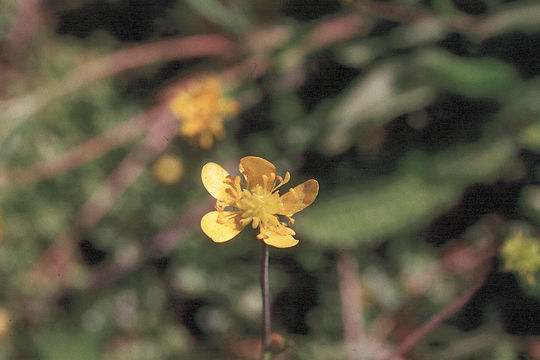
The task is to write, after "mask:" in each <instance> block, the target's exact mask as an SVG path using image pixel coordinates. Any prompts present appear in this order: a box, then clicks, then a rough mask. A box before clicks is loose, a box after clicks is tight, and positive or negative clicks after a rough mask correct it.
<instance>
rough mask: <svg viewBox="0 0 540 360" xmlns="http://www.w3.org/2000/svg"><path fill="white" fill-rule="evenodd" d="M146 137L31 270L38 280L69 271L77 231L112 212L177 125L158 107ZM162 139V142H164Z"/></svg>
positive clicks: (163, 147)
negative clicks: (113, 207)
mask: <svg viewBox="0 0 540 360" xmlns="http://www.w3.org/2000/svg"><path fill="white" fill-rule="evenodd" d="M154 111H156V113H155V116H156V117H155V118H154V119H153V123H152V126H151V128H150V129H149V133H148V135H147V136H146V138H145V139H144V140H143V142H142V144H141V145H140V146H139V147H138V148H137V149H135V150H134V151H133V152H131V153H130V154H129V155H128V156H126V157H125V158H124V159H123V160H122V161H121V162H120V164H119V165H118V166H117V167H116V169H115V170H114V171H113V172H112V173H111V174H110V175H109V177H108V178H107V179H106V180H105V181H104V182H103V184H102V185H101V187H99V188H98V190H97V191H96V192H94V194H93V195H92V196H91V197H90V198H89V199H88V200H87V201H86V203H85V204H84V205H83V207H82V208H81V209H80V210H79V212H78V213H77V215H76V216H75V224H74V225H73V226H72V227H69V228H67V229H66V230H64V231H63V232H62V233H61V235H60V236H59V237H58V238H57V239H56V240H55V241H54V242H53V244H52V245H51V246H50V247H49V249H48V250H47V251H46V252H45V254H44V255H43V256H42V257H41V259H40V260H39V261H38V262H37V264H36V265H35V266H34V267H33V269H32V270H31V273H32V274H33V275H35V276H37V277H43V276H46V277H47V276H52V275H54V276H56V277H58V276H60V274H64V273H65V272H66V269H67V268H69V265H70V262H71V259H72V253H73V251H74V249H75V246H76V238H77V236H78V234H79V232H80V231H83V230H87V229H90V228H92V227H93V226H95V225H96V224H97V223H98V222H99V221H100V220H101V219H102V218H103V216H105V214H107V212H108V211H109V210H110V209H111V207H112V206H113V204H114V203H115V201H116V199H118V197H119V196H120V195H121V194H122V193H123V192H124V191H125V190H126V189H127V188H128V187H129V185H131V184H132V183H133V182H134V181H135V180H136V179H137V177H138V176H139V175H140V174H141V173H142V171H143V170H144V169H145V168H146V166H147V165H148V163H150V161H152V160H153V159H154V158H155V157H156V156H157V155H159V154H160V153H161V152H162V151H163V150H165V148H166V147H167V146H168V144H169V141H167V140H166V138H167V137H169V138H170V137H172V136H173V134H174V132H175V130H176V126H175V125H176V124H173V123H172V122H171V121H172V119H171V118H170V116H169V114H168V112H167V111H166V108H164V107H158V108H156V109H155V110H154ZM164 137H165V138H164Z"/></svg>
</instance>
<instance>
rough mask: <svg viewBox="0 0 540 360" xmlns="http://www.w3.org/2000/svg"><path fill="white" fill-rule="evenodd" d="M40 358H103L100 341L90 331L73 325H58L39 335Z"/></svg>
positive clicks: (47, 359)
mask: <svg viewBox="0 0 540 360" xmlns="http://www.w3.org/2000/svg"><path fill="white" fill-rule="evenodd" d="M37 345H38V348H39V353H40V359H42V360H58V359H77V360H95V359H100V358H101V353H100V348H99V345H98V341H97V340H96V338H95V337H94V336H92V335H91V334H89V333H84V332H82V331H81V330H80V329H74V328H72V327H71V326H57V327H56V328H53V329H48V330H47V331H46V332H43V333H41V334H40V335H38V337H37Z"/></svg>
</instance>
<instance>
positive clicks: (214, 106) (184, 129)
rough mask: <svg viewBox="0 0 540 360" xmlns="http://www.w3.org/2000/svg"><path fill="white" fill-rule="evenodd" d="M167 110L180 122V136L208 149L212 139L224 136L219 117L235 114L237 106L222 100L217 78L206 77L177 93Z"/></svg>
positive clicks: (219, 83)
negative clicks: (169, 109)
mask: <svg viewBox="0 0 540 360" xmlns="http://www.w3.org/2000/svg"><path fill="white" fill-rule="evenodd" d="M170 108H171V111H172V112H173V114H174V116H175V117H176V118H177V119H178V120H180V121H181V124H180V129H179V134H180V136H183V137H186V138H188V139H190V140H195V141H197V142H198V143H199V145H200V146H201V147H202V148H203V149H209V148H210V147H212V144H213V141H214V140H213V138H214V137H216V138H222V137H223V136H225V128H224V127H223V117H225V116H228V115H233V114H236V113H237V112H238V109H239V105H238V102H236V101H234V100H229V99H225V98H224V97H223V94H222V89H221V80H220V79H219V78H218V77H217V76H207V77H205V78H204V79H202V80H200V81H197V82H194V83H192V84H189V85H188V86H187V87H186V88H185V89H182V90H180V91H179V92H178V93H177V94H176V96H174V98H173V99H172V101H171V102H170Z"/></svg>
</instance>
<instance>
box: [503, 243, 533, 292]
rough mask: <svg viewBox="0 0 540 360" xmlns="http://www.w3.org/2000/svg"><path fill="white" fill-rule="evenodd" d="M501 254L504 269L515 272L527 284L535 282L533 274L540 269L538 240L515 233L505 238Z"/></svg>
mask: <svg viewBox="0 0 540 360" xmlns="http://www.w3.org/2000/svg"><path fill="white" fill-rule="evenodd" d="M501 255H502V258H503V261H504V268H505V270H507V271H514V272H516V273H517V274H519V275H520V276H521V277H522V278H524V279H525V280H526V281H527V283H528V284H529V285H534V284H535V279H534V275H535V274H536V272H538V270H540V240H538V239H537V238H533V237H527V236H525V235H523V234H522V233H517V234H515V235H513V236H511V237H509V238H508V239H506V240H505V242H504V244H503V245H502V247H501Z"/></svg>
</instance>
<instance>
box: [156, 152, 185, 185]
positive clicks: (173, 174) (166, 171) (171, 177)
mask: <svg viewBox="0 0 540 360" xmlns="http://www.w3.org/2000/svg"><path fill="white" fill-rule="evenodd" d="M153 170H154V176H155V177H156V178H157V179H158V180H159V181H161V182H162V183H164V184H174V183H175V182H177V181H178V180H179V179H180V178H181V177H182V174H183V173H184V165H182V161H181V160H180V158H179V157H177V156H174V155H168V154H166V155H161V156H160V157H159V159H157V160H156V162H155V163H154V167H153Z"/></svg>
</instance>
